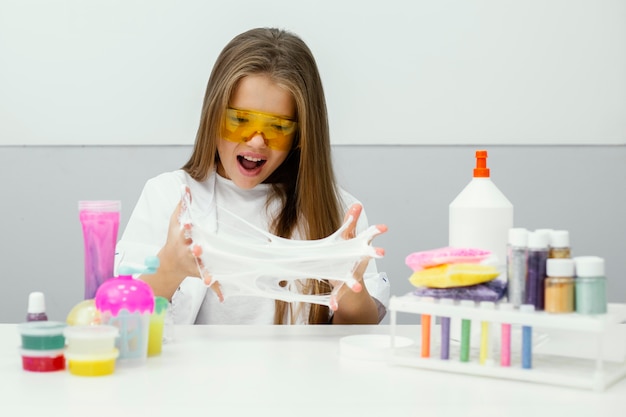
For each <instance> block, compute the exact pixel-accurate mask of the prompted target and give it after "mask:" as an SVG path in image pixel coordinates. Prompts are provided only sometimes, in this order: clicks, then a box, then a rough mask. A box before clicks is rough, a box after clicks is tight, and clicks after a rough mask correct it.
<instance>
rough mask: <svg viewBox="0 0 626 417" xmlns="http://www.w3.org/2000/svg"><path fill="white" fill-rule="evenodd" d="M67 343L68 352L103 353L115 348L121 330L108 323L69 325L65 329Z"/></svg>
mask: <svg viewBox="0 0 626 417" xmlns="http://www.w3.org/2000/svg"><path fill="white" fill-rule="evenodd" d="M63 334H64V335H65V341H66V343H67V349H66V354H69V355H102V354H110V353H111V352H112V351H113V349H114V348H115V339H116V338H117V337H118V336H119V330H118V329H117V327H115V326H110V325H106V324H101V325H96V326H69V327H66V328H65V330H64V331H63Z"/></svg>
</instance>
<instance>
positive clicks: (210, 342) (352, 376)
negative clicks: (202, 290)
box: [0, 324, 626, 417]
mask: <svg viewBox="0 0 626 417" xmlns="http://www.w3.org/2000/svg"><path fill="white" fill-rule="evenodd" d="M397 331H398V333H397V334H398V335H404V336H409V337H411V338H415V339H416V340H417V338H418V335H419V334H420V333H419V326H408V325H404V326H402V325H401V326H398V327H397ZM365 333H378V334H383V335H389V334H390V328H389V326H387V325H381V326H177V327H175V328H174V341H173V342H172V343H169V344H166V345H164V347H163V353H162V355H161V356H159V357H153V358H149V359H148V360H147V362H146V363H145V365H142V366H140V367H135V368H128V367H122V366H117V368H116V370H115V373H114V374H112V375H109V376H104V377H92V378H86V377H78V376H74V375H72V374H70V373H69V372H67V371H59V372H51V373H31V372H26V371H23V370H22V367H21V358H20V355H19V352H18V348H19V344H20V338H19V334H18V332H17V326H16V325H15V324H0V341H1V342H2V343H1V344H0V416H10V415H20V416H47V417H48V416H64V417H66V416H80V417H92V416H93V417H96V416H106V417H113V416H116V415H117V416H131V415H136V416H146V417H153V416H181V417H187V416H195V415H200V416H231V415H237V416H248V415H251V416H259V415H263V416H265V415H267V416H282V415H286V416H309V415H310V416H313V415H315V416H337V415H345V416H381V417H383V416H385V417H386V416H393V417H396V416H424V417H430V416H450V417H459V416H473V415H476V416H481V417H486V416H498V417H510V416H525V417H527V416H532V417H540V416H552V415H559V416H561V415H562V416H567V417H572V416H585V417H588V416H594V415H598V416H603V417H609V416H624V415H626V380H621V381H619V382H617V383H616V384H615V385H613V386H611V387H609V388H608V389H607V390H606V391H604V392H594V391H587V390H579V389H572V388H564V387H558V386H550V385H543V384H533V383H527V382H519V381H510V380H501V379H497V378H487V377H477V376H471V375H461V374H453V373H446V372H439V371H427V370H421V369H416V368H413V367H404V366H392V365H389V364H387V362H385V361H369V360H363V359H358V360H357V359H350V358H346V357H344V356H342V355H341V354H340V350H339V346H340V344H339V341H340V339H341V338H342V337H343V336H346V335H351V334H365Z"/></svg>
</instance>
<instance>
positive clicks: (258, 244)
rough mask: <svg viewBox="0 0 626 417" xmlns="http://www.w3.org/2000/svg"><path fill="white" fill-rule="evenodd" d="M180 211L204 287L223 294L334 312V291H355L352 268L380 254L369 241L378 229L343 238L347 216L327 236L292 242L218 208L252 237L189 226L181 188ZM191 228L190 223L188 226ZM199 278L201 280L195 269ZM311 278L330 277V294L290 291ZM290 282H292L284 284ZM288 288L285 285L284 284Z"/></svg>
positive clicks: (187, 204)
mask: <svg viewBox="0 0 626 417" xmlns="http://www.w3.org/2000/svg"><path fill="white" fill-rule="evenodd" d="M182 199H183V204H182V210H181V215H180V217H179V222H180V225H181V228H185V233H186V234H187V235H188V237H190V238H191V239H192V242H193V243H192V244H190V246H189V248H190V250H192V251H194V253H195V250H194V248H197V247H199V248H200V249H201V254H200V255H199V256H198V257H199V258H200V260H201V263H202V265H203V266H204V269H205V270H206V272H207V273H208V274H209V275H210V277H211V282H210V284H209V286H211V285H214V284H215V282H219V285H220V288H221V291H222V293H223V294H224V296H228V295H246V296H257V297H266V298H273V299H277V300H282V301H287V302H298V301H299V302H307V303H314V304H321V305H326V306H328V307H331V309H333V310H335V309H336V307H337V302H338V300H337V293H338V291H339V288H341V286H343V285H348V286H349V287H350V288H351V289H353V290H356V291H358V289H357V288H358V286H359V285H360V284H359V283H358V282H357V281H356V280H355V279H354V276H353V273H354V271H355V268H356V266H357V265H358V264H359V263H360V262H361V261H362V260H363V259H365V258H380V257H382V255H379V254H378V253H377V251H376V249H375V248H374V247H372V246H371V241H372V239H373V238H374V237H375V236H377V235H379V234H381V233H383V230H380V229H379V228H378V227H377V226H370V227H369V228H367V229H366V230H363V231H362V232H360V233H359V234H357V235H356V236H355V237H354V238H352V239H344V238H343V237H342V234H343V232H344V231H345V230H346V229H347V228H348V227H349V225H350V223H351V221H352V218H351V217H350V218H348V220H347V221H346V222H345V223H344V224H343V225H342V226H341V227H340V228H339V229H338V230H337V231H335V232H334V233H333V234H332V235H330V236H328V237H326V238H323V239H318V240H292V239H286V238H282V237H279V236H276V235H273V234H271V233H269V232H267V231H264V230H262V229H259V228H257V227H256V226H254V225H252V224H250V223H249V222H247V221H246V220H244V219H242V218H240V217H238V216H236V215H235V214H233V213H231V212H229V211H228V210H226V209H225V208H223V207H220V210H221V212H223V213H224V214H226V215H229V216H233V217H234V218H236V219H237V220H238V221H239V222H241V225H242V226H243V227H245V228H246V229H247V230H246V231H245V233H246V234H248V235H250V236H254V237H256V238H255V239H251V240H245V241H244V240H241V239H233V238H232V237H227V236H224V235H220V234H217V233H214V232H211V231H207V230H205V228H202V227H194V223H193V218H192V217H193V216H192V214H191V198H190V195H189V193H188V191H187V190H186V188H185V187H183V192H182ZM189 226H191V227H189ZM199 272H200V276H201V277H202V278H205V275H206V273H203V271H202V270H201V268H200V267H199ZM304 279H317V280H329V281H334V282H335V286H334V288H333V291H332V292H331V293H330V294H317V295H316V294H304V293H300V292H297V291H295V289H297V288H298V281H299V280H304ZM281 282H286V283H287V285H284V286H283V285H281ZM289 284H293V285H289ZM290 287H291V288H290Z"/></svg>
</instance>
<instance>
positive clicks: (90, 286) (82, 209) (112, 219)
mask: <svg viewBox="0 0 626 417" xmlns="http://www.w3.org/2000/svg"><path fill="white" fill-rule="evenodd" d="M120 210H121V202H120V201H117V200H112V201H108V200H102V201H100V200H94V201H90V200H83V201H79V202H78V211H79V219H80V223H81V226H82V229H83V245H84V253H85V278H84V280H85V300H89V299H92V298H94V297H95V295H96V291H97V290H98V287H99V286H100V285H102V283H103V282H104V281H106V280H107V279H109V278H111V277H112V276H113V269H114V267H113V265H114V262H115V244H116V242H117V233H118V228H119V224H120Z"/></svg>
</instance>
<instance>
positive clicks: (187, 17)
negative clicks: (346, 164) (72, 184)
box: [0, 0, 626, 145]
mask: <svg viewBox="0 0 626 417" xmlns="http://www.w3.org/2000/svg"><path fill="white" fill-rule="evenodd" d="M255 26H278V27H282V28H286V29H290V30H293V31H295V32H296V33H298V34H300V35H301V36H302V37H303V38H304V40H305V41H307V43H308V44H309V46H310V47H311V49H312V50H313V52H314V54H315V55H316V57H317V60H318V63H319V67H320V71H321V73H322V77H323V80H324V83H325V88H326V92H327V97H328V105H329V111H330V121H331V133H332V140H333V143H335V144H433V145H440V144H472V143H476V142H480V143H485V144H526V145H532V144H542V145H545V144H624V143H626V118H625V117H624V114H626V76H625V75H624V74H626V2H624V1H623V0H580V1H570V0H438V1H434V0H428V1H426V0H423V1H414V0H386V1H372V0H342V1H337V0H306V1H294V0H265V1H257V0H238V1H236V2H221V1H220V2H218V1H206V0H186V1H183V2H180V1H176V0H88V1H84V0H42V1H37V0H0V60H1V61H0V145H50V144H57V145H132V144H139V145H142V144H153V145H168V144H182V145H189V144H192V143H193V139H194V137H195V130H196V126H197V121H198V118H199V112H200V107H201V101H202V96H203V93H204V88H205V85H206V81H207V78H208V76H209V72H210V70H211V67H212V65H213V62H214V61H215V58H216V57H217V54H218V53H219V51H220V50H221V48H222V47H223V46H224V45H225V44H226V43H227V42H228V40H230V39H231V38H232V37H233V36H234V35H236V34H237V33H240V32H242V31H243V30H246V29H248V28H251V27H255Z"/></svg>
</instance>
